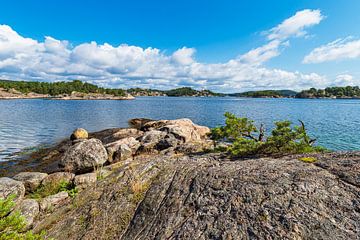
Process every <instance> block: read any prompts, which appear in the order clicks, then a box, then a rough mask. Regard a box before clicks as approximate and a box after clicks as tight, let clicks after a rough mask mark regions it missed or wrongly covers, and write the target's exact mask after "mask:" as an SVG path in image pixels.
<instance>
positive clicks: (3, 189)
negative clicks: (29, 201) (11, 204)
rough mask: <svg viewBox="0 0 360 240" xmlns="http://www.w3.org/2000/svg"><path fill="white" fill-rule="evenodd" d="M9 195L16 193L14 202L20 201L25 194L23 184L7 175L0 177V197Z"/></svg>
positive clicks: (3, 197)
mask: <svg viewBox="0 0 360 240" xmlns="http://www.w3.org/2000/svg"><path fill="white" fill-rule="evenodd" d="M10 195H16V198H15V201H16V202H18V201H21V199H22V198H23V197H24V195H25V186H24V184H23V183H22V182H20V181H16V180H14V179H11V178H8V177H2V178H0V198H2V199H5V198H7V197H8V196H10Z"/></svg>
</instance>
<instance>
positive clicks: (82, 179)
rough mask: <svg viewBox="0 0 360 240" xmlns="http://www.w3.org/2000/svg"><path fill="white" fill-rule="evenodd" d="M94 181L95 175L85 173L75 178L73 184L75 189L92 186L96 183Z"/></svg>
mask: <svg viewBox="0 0 360 240" xmlns="http://www.w3.org/2000/svg"><path fill="white" fill-rule="evenodd" d="M96 180H97V176H96V173H85V174H81V175H77V176H75V179H74V184H75V186H77V187H78V186H88V185H94V184H95V183H96Z"/></svg>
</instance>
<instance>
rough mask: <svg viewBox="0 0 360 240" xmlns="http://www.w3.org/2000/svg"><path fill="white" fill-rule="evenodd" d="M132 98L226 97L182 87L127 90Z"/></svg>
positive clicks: (207, 91)
mask: <svg viewBox="0 0 360 240" xmlns="http://www.w3.org/2000/svg"><path fill="white" fill-rule="evenodd" d="M126 92H127V93H129V94H131V95H132V96H168V97H218V96H225V94H222V93H215V92H212V91H210V90H195V89H193V88H190V87H182V88H176V89H171V90H156V89H144V88H130V89H128V90H126Z"/></svg>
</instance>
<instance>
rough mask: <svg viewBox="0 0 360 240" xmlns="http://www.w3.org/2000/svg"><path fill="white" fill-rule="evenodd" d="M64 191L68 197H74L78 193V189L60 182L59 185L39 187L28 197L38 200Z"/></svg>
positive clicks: (65, 182) (71, 184)
mask: <svg viewBox="0 0 360 240" xmlns="http://www.w3.org/2000/svg"><path fill="white" fill-rule="evenodd" d="M64 191H65V192H67V193H68V194H69V196H70V197H75V196H76V194H77V193H78V189H77V188H76V187H75V186H74V184H73V183H70V182H67V181H61V182H59V183H53V184H47V185H41V186H40V187H39V188H37V189H36V190H35V192H33V193H31V194H30V197H31V198H34V199H40V198H44V197H47V196H50V195H54V194H56V193H59V192H64Z"/></svg>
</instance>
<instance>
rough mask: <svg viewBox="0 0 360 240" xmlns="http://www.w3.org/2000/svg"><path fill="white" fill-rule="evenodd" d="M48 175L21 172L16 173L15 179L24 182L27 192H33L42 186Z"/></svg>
mask: <svg viewBox="0 0 360 240" xmlns="http://www.w3.org/2000/svg"><path fill="white" fill-rule="evenodd" d="M46 177H47V173H41V172H21V173H19V174H16V175H15V176H14V177H13V179H15V180H17V181H21V182H23V183H24V185H25V189H26V191H27V192H33V191H35V190H36V189H37V188H38V187H39V186H40V184H41V182H42V180H43V179H44V178H46Z"/></svg>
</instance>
